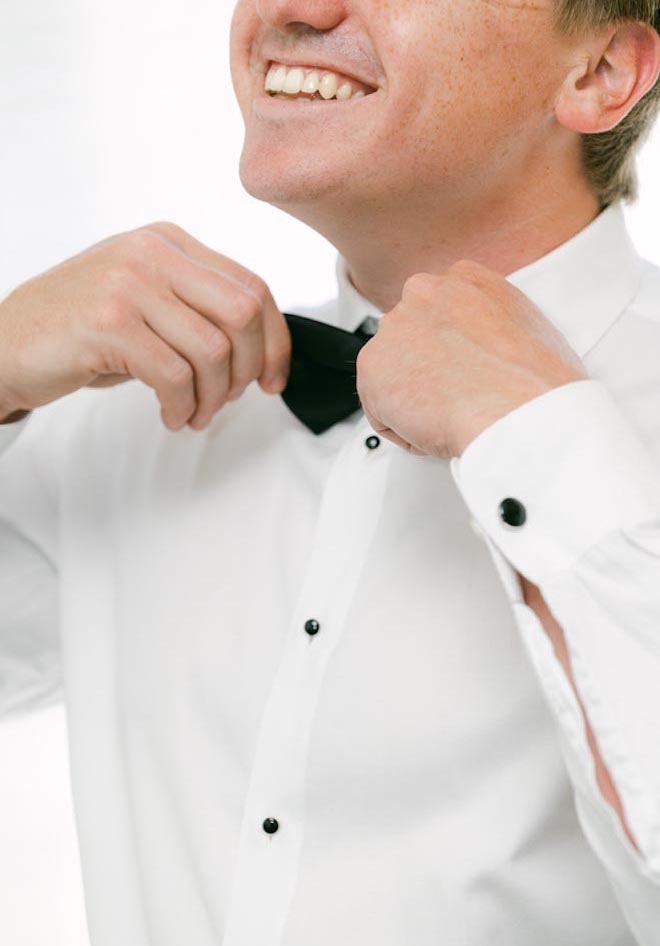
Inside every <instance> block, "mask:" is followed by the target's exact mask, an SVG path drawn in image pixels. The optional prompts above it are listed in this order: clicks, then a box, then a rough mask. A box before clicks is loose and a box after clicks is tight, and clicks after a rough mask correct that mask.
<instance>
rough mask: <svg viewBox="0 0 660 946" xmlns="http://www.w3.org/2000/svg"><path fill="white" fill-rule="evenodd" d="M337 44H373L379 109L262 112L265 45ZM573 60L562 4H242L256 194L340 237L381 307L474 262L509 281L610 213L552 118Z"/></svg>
mask: <svg viewBox="0 0 660 946" xmlns="http://www.w3.org/2000/svg"><path fill="white" fill-rule="evenodd" d="M296 24H298V25H296ZM300 24H305V26H304V27H301V26H300ZM323 31H325V32H323ZM328 34H332V36H333V37H335V38H337V37H338V38H342V39H344V40H345V41H346V43H347V44H348V47H349V48H350V47H351V44H355V42H356V41H357V40H359V41H360V42H361V43H363V44H366V45H367V46H369V48H370V50H371V52H372V55H373V57H374V59H375V61H376V62H377V63H378V65H379V68H378V74H377V75H375V76H374V78H375V79H376V80H377V82H378V85H379V86H380V91H379V92H378V93H377V98H372V99H371V100H370V101H369V103H368V105H367V106H366V107H364V108H360V109H354V110H353V113H354V114H353V116H351V117H349V116H348V115H346V114H345V115H344V117H341V118H340V113H339V110H336V111H335V114H334V115H331V114H330V112H328V115H327V119H325V120H324V121H320V120H318V119H317V120H314V121H310V122H303V121H295V122H294V123H291V122H286V121H281V122H277V121H274V120H269V121H266V120H264V119H263V118H262V117H256V116H255V115H254V114H253V113H252V102H253V99H254V97H255V95H256V94H257V93H258V90H259V89H260V88H261V85H262V83H263V68H264V64H263V63H262V62H261V61H260V60H259V54H260V50H261V46H262V43H263V42H264V40H270V39H273V38H274V39H275V40H276V41H277V43H278V44H279V46H278V48H288V49H290V50H291V51H292V52H294V51H296V52H297V51H303V50H304V51H305V52H307V50H308V49H310V41H311V40H312V39H314V41H316V40H319V38H320V42H319V45H318V46H317V45H314V44H312V46H311V49H312V50H315V49H317V48H321V49H322V48H323V41H322V40H323V36H324V35H325V36H328ZM573 56H574V47H573V46H572V44H571V43H570V42H569V41H568V40H567V39H566V38H565V37H561V36H559V35H558V34H557V33H556V32H555V31H554V28H553V22H552V6H551V0H540V2H538V3H534V4H533V3H523V2H509V3H506V2H496V0H460V3H459V2H456V0H406V2H405V3H400V2H399V3H389V2H386V0H316V2H314V0H260V2H258V3H257V2H255V0H239V2H238V4H237V6H236V10H235V15H234V22H233V30H232V74H233V79H234V85H235V89H236V94H237V97H238V101H239V104H240V106H241V110H242V112H243V116H244V118H245V122H246V139H245V147H244V152H243V158H242V162H241V176H242V180H243V183H244V185H245V187H246V189H247V190H248V191H249V192H250V193H252V194H253V195H254V196H256V197H258V198H260V199H262V200H266V201H268V202H270V203H273V204H275V205H276V206H279V207H281V208H282V209H284V210H286V211H288V212H289V213H291V214H292V215H294V216H297V217H299V218H300V219H302V220H304V221H305V222H306V223H308V224H310V225H311V226H312V227H314V228H315V229H317V230H318V231H319V232H321V233H323V234H324V235H325V236H327V237H328V238H329V239H330V240H331V242H332V243H333V244H334V245H335V246H337V248H338V249H339V250H340V251H341V252H342V253H343V254H344V255H345V256H346V258H347V259H348V260H349V263H350V267H351V272H352V275H353V277H354V281H355V282H356V284H357V285H358V287H359V288H360V289H362V291H363V292H365V294H367V295H369V297H370V298H372V300H373V301H374V302H375V303H376V304H379V305H380V307H381V308H389V307H391V306H392V305H394V304H396V302H398V300H399V298H400V294H401V287H402V285H403V282H405V278H407V276H409V275H412V274H413V273H414V272H419V271H425V272H440V271H443V270H445V269H446V268H447V266H448V265H451V263H452V262H455V261H456V259H458V258H461V256H464V257H467V258H470V259H475V260H477V261H478V262H481V263H482V264H484V265H490V266H491V267H492V268H493V269H494V270H496V271H498V272H502V273H506V272H510V271H511V270H513V269H515V268H518V266H520V265H523V263H524V262H525V261H526V260H527V259H531V258H534V256H539V255H541V254H542V253H543V252H546V251H547V250H549V249H550V248H552V245H556V244H557V243H559V242H562V241H563V240H564V239H566V238H568V235H570V232H575V231H576V230H577V229H580V228H581V226H583V225H584V224H585V223H586V222H588V220H589V219H591V218H593V216H595V214H596V212H597V203H596V200H595V198H594V196H593V195H592V194H590V193H589V191H588V187H587V185H586V181H585V180H584V176H583V173H582V169H581V162H580V149H579V136H578V135H577V134H576V133H574V132H569V131H567V130H566V129H565V128H562V127H561V126H560V125H559V124H558V123H557V122H556V121H555V119H554V115H553V101H554V97H555V95H556V92H557V90H558V88H559V87H560V85H561V82H562V80H563V78H564V76H565V75H566V73H567V72H568V70H569V68H570V66H571V64H572V62H573ZM310 64H311V65H313V64H314V63H313V62H311V63H310ZM302 107H303V108H304V107H305V106H304V105H303V106H302ZM330 108H333V106H330ZM555 218H556V219H557V220H558V228H557V232H556V233H551V235H550V236H548V230H549V229H552V228H551V227H550V228H549V220H550V221H552V220H554V219H555ZM571 228H572V230H571ZM495 234H497V235H498V239H497V240H495ZM548 242H550V244H551V245H548V246H546V245H545V244H546V243H548ZM375 243H377V245H378V247H379V253H378V256H377V258H375V257H374V255H373V246H374V244H375Z"/></svg>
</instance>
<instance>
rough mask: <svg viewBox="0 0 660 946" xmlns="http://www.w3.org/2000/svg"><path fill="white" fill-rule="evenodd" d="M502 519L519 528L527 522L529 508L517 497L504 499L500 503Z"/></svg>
mask: <svg viewBox="0 0 660 946" xmlns="http://www.w3.org/2000/svg"><path fill="white" fill-rule="evenodd" d="M500 519H501V520H502V522H506V524H507V525H508V526H514V527H515V528H519V527H520V526H524V525H525V523H526V522H527V510H526V509H525V507H524V506H523V504H522V503H521V502H519V501H518V500H517V499H511V498H508V499H503V500H502V502H501V503H500Z"/></svg>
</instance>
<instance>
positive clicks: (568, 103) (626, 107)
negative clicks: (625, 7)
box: [555, 20, 660, 134]
mask: <svg viewBox="0 0 660 946" xmlns="http://www.w3.org/2000/svg"><path fill="white" fill-rule="evenodd" d="M659 74H660V35H659V34H658V32H657V30H655V29H653V27H652V26H649V25H647V24H645V23H639V22H636V21H632V20H626V21H624V22H622V23H620V24H618V25H617V26H616V27H612V28H611V29H610V30H609V31H608V33H607V34H605V36H603V35H601V36H600V42H598V41H594V42H593V43H592V44H591V48H587V49H585V50H583V58H582V60H581V61H580V63H579V64H578V65H576V66H575V67H574V68H573V69H572V70H571V72H570V73H569V74H568V75H567V76H566V78H565V80H564V82H563V84H562V87H561V89H560V91H559V94H558V96H557V100H556V102H555V117H556V119H557V121H558V122H559V124H560V125H563V126H564V127H565V128H568V129H569V130H571V131H577V132H580V133H581V134H598V133H599V132H604V131H609V130H610V129H611V128H614V127H615V126H616V125H618V124H619V122H620V121H622V119H623V118H625V116H626V115H627V114H628V113H629V112H630V111H631V110H632V109H633V108H634V107H635V105H636V104H637V103H638V102H639V101H640V99H642V98H643V97H644V95H646V93H647V92H648V91H649V90H650V89H651V88H652V87H653V85H654V84H655V82H656V81H657V80H658V75H659Z"/></svg>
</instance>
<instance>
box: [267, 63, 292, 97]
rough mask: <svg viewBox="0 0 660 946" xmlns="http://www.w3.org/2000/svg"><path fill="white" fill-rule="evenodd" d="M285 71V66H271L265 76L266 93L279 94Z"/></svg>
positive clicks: (284, 79) (282, 85)
mask: <svg viewBox="0 0 660 946" xmlns="http://www.w3.org/2000/svg"><path fill="white" fill-rule="evenodd" d="M287 71H288V70H287V68H286V66H271V68H270V70H269V72H268V75H267V76H266V91H267V92H281V91H282V89H283V88H284V83H285V81H286V74H287Z"/></svg>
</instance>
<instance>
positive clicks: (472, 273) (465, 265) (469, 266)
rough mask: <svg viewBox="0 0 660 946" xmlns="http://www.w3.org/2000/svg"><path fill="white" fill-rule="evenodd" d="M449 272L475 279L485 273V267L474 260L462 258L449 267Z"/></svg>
mask: <svg viewBox="0 0 660 946" xmlns="http://www.w3.org/2000/svg"><path fill="white" fill-rule="evenodd" d="M449 272H450V273H451V274H453V275H456V276H462V277H463V278H465V279H475V278H478V277H481V276H482V275H483V272H484V268H483V266H481V265H480V264H479V263H476V262H475V261H474V260H469V259H460V260H457V261H456V262H455V263H453V265H452V266H450V267H449Z"/></svg>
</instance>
